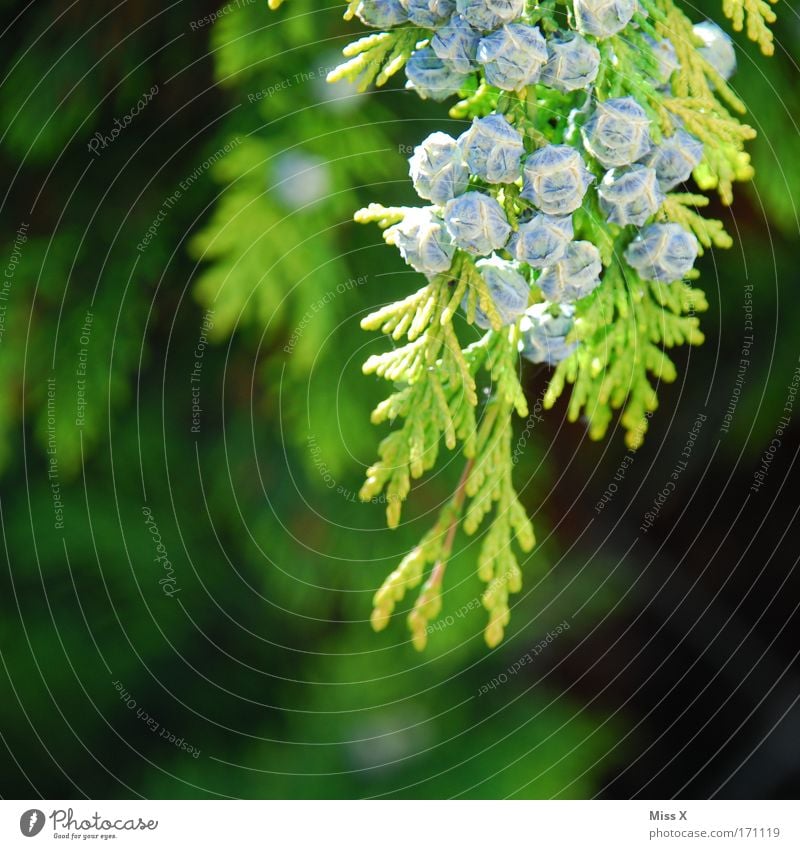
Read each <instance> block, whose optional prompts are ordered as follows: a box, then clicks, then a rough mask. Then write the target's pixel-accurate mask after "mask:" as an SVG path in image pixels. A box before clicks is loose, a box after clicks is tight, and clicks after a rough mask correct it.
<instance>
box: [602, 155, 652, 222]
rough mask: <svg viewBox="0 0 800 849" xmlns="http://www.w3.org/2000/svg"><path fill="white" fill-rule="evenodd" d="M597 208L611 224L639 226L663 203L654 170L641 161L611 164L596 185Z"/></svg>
mask: <svg viewBox="0 0 800 849" xmlns="http://www.w3.org/2000/svg"><path fill="white" fill-rule="evenodd" d="M597 195H598V198H599V200H600V209H602V210H603V212H604V213H605V215H606V218H607V219H608V220H609V221H610V222H611V223H612V224H619V225H620V227H624V226H625V225H627V224H635V225H637V226H638V227H641V226H642V224H644V222H645V221H647V219H648V218H650V217H651V216H652V215H655V214H656V212H658V209H659V207H660V206H661V204H662V203H664V192H662V191H661V189H660V188H659V185H658V179H657V178H656V172H655V170H654V169H652V168H647V167H646V166H644V165H632V166H631V167H630V168H615V169H613V170H611V171H609V172H608V173H607V174H606V175H605V177H603V180H602V182H601V183H600V185H599V186H598V187H597Z"/></svg>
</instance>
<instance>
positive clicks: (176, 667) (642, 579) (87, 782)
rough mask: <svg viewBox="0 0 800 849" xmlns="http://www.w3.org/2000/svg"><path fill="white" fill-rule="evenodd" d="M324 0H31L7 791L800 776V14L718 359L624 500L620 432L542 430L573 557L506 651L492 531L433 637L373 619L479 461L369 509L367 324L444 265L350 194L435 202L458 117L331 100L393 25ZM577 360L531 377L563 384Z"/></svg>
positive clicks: (14, 399)
mask: <svg viewBox="0 0 800 849" xmlns="http://www.w3.org/2000/svg"><path fill="white" fill-rule="evenodd" d="M321 5H322V8H320V4H314V3H312V2H310V0H289V2H287V3H286V5H285V6H284V7H283V8H282V9H281V10H280V12H278V13H274V14H273V13H270V12H269V11H268V10H267V9H266V4H265V3H263V2H260V0H259V2H255V0H253V2H247V0H235V1H234V2H231V3H228V4H227V5H224V6H223V7H222V9H219V7H218V4H215V3H213V2H200V3H195V4H188V3H178V4H173V5H169V6H166V7H165V6H163V5H162V4H157V3H153V2H150V0H143V2H139V3H135V4H134V3H131V2H129V3H124V4H120V5H118V6H114V7H109V8H107V9H106V8H98V7H97V6H94V5H90V4H89V3H88V2H84V0H79V2H76V3H74V4H71V5H69V6H68V7H66V8H65V7H63V6H62V4H55V3H51V2H42V3H37V4H35V6H31V7H28V6H27V5H26V4H23V3H17V2H4V3H3V4H2V6H3V7H4V10H5V12H6V19H7V20H8V21H9V22H10V23H9V24H8V27H7V29H6V30H5V33H4V35H3V40H4V46H5V50H4V51H3V52H2V60H1V61H2V63H3V83H2V86H1V87H0V116H1V117H2V121H1V122H0V126H2V128H3V138H2V165H3V173H4V174H5V175H7V180H6V181H4V182H6V184H7V185H6V191H5V192H4V201H3V230H2V235H3V243H4V244H3V252H2V257H3V266H4V269H5V271H4V280H3V282H2V284H0V310H1V311H2V319H3V320H2V323H1V324H0V375H1V376H2V381H3V386H4V387H5V391H4V392H3V393H2V394H0V432H1V433H2V439H0V463H1V464H2V477H0V493H1V498H0V520H1V523H2V533H3V546H2V552H3V553H2V559H3V561H4V568H3V569H2V572H1V574H2V578H0V581H1V582H2V584H1V585H0V605H2V611H1V613H0V649H1V654H2V670H0V681H1V682H2V683H1V684H0V688H2V689H0V692H2V693H3V698H2V699H0V735H1V738H2V745H0V793H2V795H3V796H6V797H9V796H11V797H17V798H19V797H33V796H39V795H41V796H50V797H80V796H83V795H86V796H90V797H128V796H147V797H206V796H208V797H226V796H231V797H301V798H305V797H333V798H349V797H363V796H379V795H389V796H400V797H450V796H456V795H460V796H467V797H505V796H514V797H522V798H547V797H551V796H558V797H575V798H583V797H587V796H592V795H595V794H599V795H609V796H614V795H622V796H627V795H633V794H635V793H642V794H646V795H649V796H650V797H656V796H668V795H689V796H691V795H695V796H703V795H708V794H710V793H712V792H718V793H719V794H720V795H723V796H725V795H733V796H736V795H750V796H758V795H763V796H769V795H784V794H791V793H792V792H796V788H797V787H798V781H800V778H799V776H800V755H798V752H797V748H796V747H797V743H796V740H797V739H798V735H797V728H798V722H799V720H798V718H797V716H796V710H795V708H796V706H797V701H796V699H794V700H793V698H792V697H793V694H796V692H797V689H796V687H797V675H798V670H797V650H798V645H797V637H796V635H797V633H798V629H797V625H798V617H797V605H796V603H795V599H797V598H798V591H800V579H798V575H797V572H796V568H795V567H796V553H795V550H794V548H795V547H794V546H792V544H791V539H792V535H791V533H788V534H787V533H786V531H787V529H792V528H793V526H794V522H795V520H796V516H797V505H798V497H797V487H796V486H795V485H793V480H792V473H793V465H794V461H795V458H796V456H797V448H798V429H797V427H796V426H795V424H794V422H792V424H791V425H790V427H789V429H788V430H787V432H786V433H785V435H784V438H783V441H782V445H781V448H780V453H779V454H778V457H777V459H776V460H775V462H774V463H773V465H772V467H771V470H770V474H769V478H768V480H767V483H766V484H765V486H764V489H763V490H762V492H761V493H760V494H759V495H758V496H753V495H748V488H749V486H750V484H751V482H752V476H753V472H754V471H755V470H757V469H758V468H759V466H760V462H761V458H762V454H763V452H764V450H765V448H766V447H767V446H768V445H769V443H770V441H771V440H772V438H773V436H774V433H775V427H776V424H777V422H778V419H779V418H780V416H781V411H782V408H783V405H784V402H785V398H786V386H787V384H788V383H789V381H790V380H791V377H792V373H793V370H794V368H795V367H796V365H797V358H798V354H800V344H799V343H798V336H797V332H796V326H797V321H798V320H799V319H800V299H798V298H797V297H795V296H794V290H795V288H796V287H797V286H798V285H799V284H800V279H798V278H800V274H799V273H798V268H797V255H798V248H800V242H798V238H797V236H798V220H797V210H796V206H795V201H796V198H797V197H798V193H799V192H800V155H798V152H800V141H799V137H798V131H797V125H796V119H797V114H798V82H800V74H798V69H797V64H796V62H797V58H798V56H800V26H799V25H798V17H797V15H796V14H795V10H794V8H793V7H792V6H789V5H787V4H785V3H781V4H779V5H778V7H777V11H778V14H779V16H780V20H781V25H780V26H779V28H778V30H777V33H778V42H779V46H778V49H777V52H776V56H775V57H773V58H772V59H764V58H763V57H761V56H759V55H758V54H757V52H756V51H755V50H754V49H753V48H752V47H751V46H750V45H749V44H747V43H746V41H745V40H744V39H743V38H742V37H738V36H737V38H736V40H737V49H738V51H739V72H738V74H737V76H736V77H735V79H734V83H735V88H736V90H737V91H738V92H739V93H740V94H741V95H742V97H743V99H744V100H745V102H746V103H748V105H749V106H750V109H751V112H750V115H749V118H748V120H749V121H751V122H752V123H753V125H754V126H755V127H756V128H757V129H758V130H759V137H758V139H757V140H756V141H755V143H753V145H752V147H751V151H752V155H753V159H754V163H755V166H756V170H757V174H758V177H757V179H756V181H755V183H754V184H753V185H751V186H748V187H741V188H740V191H739V193H738V198H737V201H736V203H735V205H734V207H733V208H732V209H731V210H724V209H720V210H718V212H719V214H720V216H722V217H723V218H724V219H725V220H726V222H727V224H728V226H729V229H730V230H731V232H732V234H733V235H734V237H735V239H736V246H735V247H734V248H733V249H732V250H731V251H729V252H727V253H726V254H725V255H722V254H719V253H714V254H713V255H712V254H711V253H708V254H706V256H705V257H704V258H703V260H702V264H701V268H702V271H703V278H702V283H703V285H704V287H705V289H706V291H707V292H708V294H709V299H710V302H711V310H710V311H709V313H708V315H707V316H706V317H705V319H704V330H705V332H706V334H707V343H706V345H705V346H704V347H703V348H702V349H700V350H695V351H692V352H691V353H689V352H681V353H679V355H678V361H679V362H680V364H681V366H682V373H681V376H680V377H679V380H678V382H677V384H675V385H673V386H665V387H662V389H661V405H662V407H661V410H660V411H659V413H658V415H657V416H656V417H655V418H654V420H653V422H652V429H651V434H650V439H649V442H648V443H647V444H646V446H645V447H644V448H643V449H642V450H641V451H640V452H639V453H638V454H637V455H636V458H635V461H634V462H633V464H632V465H631V466H630V468H629V470H628V471H627V472H626V473H625V474H624V476H623V478H622V479H620V480H619V483H618V486H619V490H618V492H617V494H616V495H615V497H614V499H613V500H612V502H611V503H610V504H609V505H608V506H607V508H606V509H604V510H603V511H602V513H598V512H597V511H596V510H595V504H596V502H597V501H598V500H599V499H600V498H601V496H602V495H603V493H604V491H605V490H606V488H607V486H608V483H609V482H610V481H611V480H613V479H614V475H615V474H616V473H617V472H618V469H619V466H620V463H621V462H622V461H623V459H624V458H625V456H626V449H625V447H624V444H623V442H622V437H621V434H620V433H619V432H617V431H615V432H614V433H613V434H611V436H610V438H609V439H608V440H606V442H605V443H603V444H601V445H594V444H590V443H588V441H587V439H586V435H585V432H584V430H583V428H582V427H581V425H580V424H575V425H571V424H568V423H567V422H566V420H565V416H564V410H563V408H558V409H556V410H554V411H552V413H550V414H549V416H548V417H546V419H545V421H544V422H541V423H539V422H536V424H535V427H533V428H531V429H529V432H527V433H526V434H525V435H522V431H523V428H524V423H521V424H520V432H521V440H522V441H521V443H520V445H521V450H520V451H519V452H518V453H519V462H518V465H517V471H516V474H517V483H518V486H519V488H520V489H521V490H522V493H523V495H522V497H523V502H524V503H525V504H526V506H527V507H528V509H529V511H530V513H531V515H532V516H533V519H534V522H535V525H536V529H537V535H538V537H539V540H540V545H539V546H538V547H537V549H536V551H535V552H534V555H533V556H532V557H531V558H530V559H529V561H528V562H527V563H526V564H525V576H526V583H525V587H524V590H523V593H522V594H521V595H520V597H519V598H518V599H517V600H516V604H515V606H514V609H513V619H512V624H511V627H510V630H509V632H508V637H507V639H506V641H505V642H504V643H503V644H502V645H501V646H500V647H499V648H498V649H496V650H494V651H491V652H490V651H488V650H487V649H486V648H485V645H484V643H483V638H482V629H483V625H484V614H483V611H482V610H481V609H480V608H479V607H478V606H477V605H476V603H475V599H476V598H477V597H478V596H479V594H480V591H481V586H480V582H479V581H478V579H477V576H476V575H475V574H474V562H475V549H476V546H475V543H474V542H473V543H470V541H469V540H466V539H463V538H459V539H460V542H459V544H458V545H457V549H458V554H457V556H456V557H455V558H454V559H453V562H452V563H451V565H450V567H449V570H448V581H449V582H450V583H449V585H448V587H447V592H446V595H445V605H446V608H445V610H444V612H443V620H442V622H441V627H439V628H438V629H437V630H436V632H435V633H433V634H432V635H431V638H430V642H429V648H428V650H427V652H426V653H424V654H421V655H420V654H417V653H416V652H414V651H413V649H412V648H411V646H410V643H409V641H408V635H407V632H406V629H405V626H404V623H403V621H402V619H403V616H402V611H401V615H400V616H398V617H397V621H396V622H393V624H392V626H391V627H390V628H389V629H388V630H387V631H385V632H383V633H382V634H380V635H375V634H373V633H372V631H371V629H370V627H369V622H368V618H369V613H370V608H371V596H372V594H373V593H374V591H375V589H376V588H377V586H379V584H380V583H381V581H382V580H383V578H384V576H385V574H386V573H388V572H389V571H390V570H391V569H393V568H394V567H395V565H396V564H397V562H398V561H399V559H400V557H402V555H403V554H404V553H405V552H406V551H407V550H408V549H409V548H410V547H412V546H413V545H414V544H415V543H416V542H417V540H418V539H419V537H420V536H421V535H422V533H423V532H424V531H425V530H426V529H427V528H428V526H429V525H430V523H431V522H432V520H433V515H434V511H435V509H436V507H437V505H438V504H439V503H440V502H441V501H442V499H443V498H445V497H446V496H447V494H448V493H449V492H450V491H451V490H452V488H453V486H454V485H455V482H456V480H457V478H458V466H459V463H458V458H452V457H447V458H444V460H443V462H442V464H441V466H440V469H439V470H438V471H437V472H436V473H435V474H433V475H431V476H430V478H429V479H428V480H426V481H424V482H421V483H420V484H419V486H418V487H417V489H416V490H415V492H414V497H413V500H412V502H411V503H410V505H409V507H408V510H407V512H406V521H405V522H404V524H403V525H402V526H401V528H399V529H398V530H397V531H393V532H389V531H387V530H385V525H384V516H383V506H382V505H381V504H379V503H376V504H368V505H362V504H360V503H359V502H358V498H357V492H358V488H359V486H360V483H361V480H362V477H363V472H364V469H365V467H366V466H367V465H369V463H370V462H371V461H372V459H373V456H374V454H375V450H376V445H377V441H378V439H379V438H380V436H381V435H383V431H379V430H377V429H375V428H373V427H372V426H371V425H370V424H369V412H370V410H371V409H372V407H373V406H374V405H375V403H376V402H377V401H378V400H379V399H380V398H381V397H382V392H383V390H384V387H383V386H381V385H380V382H379V381H377V380H376V379H373V378H366V377H364V376H363V375H362V374H361V371H360V363H361V362H362V361H363V360H364V359H365V358H366V357H367V356H368V355H369V353H371V352H375V351H379V350H383V349H384V346H385V345H386V341H385V340H381V339H380V338H376V337H374V336H372V335H369V334H365V333H363V332H362V331H361V330H360V329H359V319H360V317H361V316H362V315H364V314H365V313H366V312H367V311H369V310H371V309H372V308H374V307H375V305H376V304H382V303H385V302H386V301H389V300H394V299H397V298H399V297H402V296H403V295H404V294H405V293H407V292H409V291H410V290H411V289H412V287H416V285H417V279H416V277H415V275H413V274H412V273H410V272H409V271H408V270H407V269H406V268H405V267H404V266H403V264H402V262H401V260H400V259H399V257H397V256H396V255H395V252H394V251H393V250H391V249H389V248H386V247H385V246H384V245H383V244H382V242H381V240H380V235H379V233H378V231H377V230H376V229H372V228H361V227H359V226H358V225H356V224H354V223H352V213H353V211H354V210H355V209H357V208H359V207H360V206H363V205H365V204H367V203H369V202H372V201H378V202H385V203H387V204H403V203H413V201H414V197H413V192H412V190H411V186H410V183H409V181H408V179H407V164H406V160H407V158H408V155H409V154H410V152H411V149H412V148H413V145H414V144H416V143H417V142H418V141H419V140H421V139H422V138H423V137H424V136H425V135H427V134H428V133H429V132H431V131H432V130H434V129H449V130H450V131H451V132H452V133H453V134H456V133H458V132H459V131H460V130H459V127H458V125H457V122H453V121H451V120H450V119H448V118H447V117H445V111H446V110H445V109H444V108H443V107H441V106H440V105H436V104H430V103H423V102H421V101H420V100H419V99H418V98H417V97H416V95H414V94H411V93H407V92H405V91H403V90H402V83H401V82H397V80H399V78H396V81H395V87H394V88H392V87H391V86H390V87H389V88H388V89H387V90H381V91H379V92H370V93H368V94H363V95H358V94H356V93H355V92H354V91H352V90H351V89H349V88H347V86H336V87H329V86H326V84H325V82H324V76H325V73H326V71H327V70H328V69H330V68H331V67H332V66H333V65H335V64H336V63H337V61H338V54H339V51H340V50H341V48H342V47H343V46H344V45H345V44H346V43H347V41H348V40H351V39H352V37H354V34H355V33H356V32H357V27H354V26H353V25H351V24H347V23H345V22H343V21H342V19H341V12H342V8H341V6H340V5H339V4H335V3H324V4H321ZM690 14H691V15H692V17H693V18H695V19H696V20H700V19H701V18H702V17H704V16H705V15H706V14H708V15H712V16H713V17H715V18H716V19H717V20H720V18H721V12H720V9H719V8H718V7H717V6H716V4H713V5H712V4H708V5H706V4H703V6H702V7H701V8H693V9H691V10H690ZM212 18H216V20H214V21H212V20H211V19H212ZM146 93H147V96H145V95H146ZM747 285H752V286H753V293H752V297H753V303H754V311H755V315H756V321H755V325H756V327H755V331H754V335H755V340H756V341H755V346H754V354H753V357H752V362H751V365H750V367H749V369H748V370H747V373H746V376H745V379H744V382H743V383H742V384H741V386H740V387H739V388H740V390H741V397H740V400H739V402H738V405H737V407H736V412H735V415H734V417H733V423H732V425H731V428H730V431H729V432H728V433H722V432H721V431H720V424H721V423H722V416H723V415H724V413H725V411H726V409H727V408H728V403H729V400H730V398H731V393H732V391H733V389H734V387H735V386H736V381H737V373H738V369H739V365H738V362H739V356H738V350H739V348H740V346H741V341H742V337H743V333H744V330H743V326H744V313H743V304H744V298H745V286H747ZM465 335H466V330H465ZM545 378H546V372H543V371H542V370H541V368H531V369H530V370H529V371H528V372H526V373H525V381H526V387H527V389H528V391H529V397H530V398H531V399H532V402H534V403H535V399H536V398H537V397H539V396H540V394H541V392H542V391H543V389H544V386H545ZM700 410H704V411H706V412H707V414H708V416H709V422H708V424H707V425H705V426H704V428H703V431H702V433H701V435H700V438H699V440H698V444H697V447H696V449H695V451H694V454H693V456H692V460H691V464H690V465H689V467H688V469H687V470H686V472H685V473H684V475H683V476H682V478H681V482H680V487H679V489H678V492H677V494H676V495H675V496H674V497H673V498H672V499H671V500H670V502H669V503H668V504H667V505H666V506H665V508H664V510H663V512H662V514H661V515H660V516H659V519H658V522H657V525H656V527H655V528H654V529H653V530H652V531H651V532H650V533H649V534H648V535H647V536H646V538H642V537H640V536H639V534H638V526H639V524H640V522H641V516H642V514H643V512H644V511H645V510H646V509H648V507H649V505H651V504H652V500H653V498H654V496H655V495H656V494H657V492H658V490H659V489H660V488H661V486H662V485H663V481H664V480H665V479H666V477H667V476H668V475H669V472H670V470H671V469H672V467H673V466H674V462H675V459H676V457H677V456H679V455H680V452H681V451H682V449H683V447H684V445H685V442H686V431H687V430H688V429H690V428H691V426H692V423H693V422H694V420H695V418H696V416H697V414H698V411H700ZM159 544H160V546H161V547H160V548H159V547H158V546H159ZM448 614H450V615H451V618H450V619H447V618H446V617H447V615H448ZM565 621H566V622H567V623H568V624H569V625H570V627H569V629H568V630H562V631H561V632H560V633H558V634H557V636H555V637H554V638H551V640H550V641H549V645H548V646H547V648H546V650H543V651H541V653H536V652H535V646H536V645H537V644H538V643H539V642H540V641H542V640H547V637H548V634H551V635H552V634H553V633H554V632H555V631H556V630H557V629H558V625H559V623H562V622H565ZM531 652H534V653H535V657H534V659H533V661H532V662H530V663H526V664H525V665H524V666H522V667H519V666H515V665H516V664H518V661H519V660H520V658H522V657H525V656H527V655H528V654H529V653H531ZM503 679H505V680H503ZM487 685H491V686H490V687H489V686H487ZM487 690H488V691H487ZM792 723H794V724H792ZM764 729H768V734H767V736H766V737H765V734H764ZM786 741H794V742H793V743H787V742H786ZM787 752H788V753H789V754H787Z"/></svg>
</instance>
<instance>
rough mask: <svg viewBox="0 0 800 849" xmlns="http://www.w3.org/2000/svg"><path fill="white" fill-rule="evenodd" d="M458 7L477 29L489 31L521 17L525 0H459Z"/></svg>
mask: <svg viewBox="0 0 800 849" xmlns="http://www.w3.org/2000/svg"><path fill="white" fill-rule="evenodd" d="M456 8H457V9H458V11H459V13H460V14H461V15H463V17H464V18H465V19H466V20H467V21H468V22H469V23H470V24H471V25H472V26H474V27H475V29H479V30H483V31H484V32H488V31H489V30H493V29H496V28H497V27H499V26H502V25H503V24H510V23H511V21H516V20H517V19H518V18H520V17H521V16H522V13H523V12H524V11H525V0H457V3H456Z"/></svg>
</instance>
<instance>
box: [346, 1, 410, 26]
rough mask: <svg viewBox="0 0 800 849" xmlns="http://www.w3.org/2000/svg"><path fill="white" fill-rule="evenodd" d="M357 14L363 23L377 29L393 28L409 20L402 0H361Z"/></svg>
mask: <svg viewBox="0 0 800 849" xmlns="http://www.w3.org/2000/svg"><path fill="white" fill-rule="evenodd" d="M356 16H357V17H358V19H359V20H360V21H361V23H362V24H366V26H368V27H375V28H376V29H391V28H392V27H396V26H399V25H400V24H404V23H405V22H406V21H407V20H408V12H407V11H406V7H405V3H404V2H402V0H361V2H360V3H359V4H358V6H357V8H356Z"/></svg>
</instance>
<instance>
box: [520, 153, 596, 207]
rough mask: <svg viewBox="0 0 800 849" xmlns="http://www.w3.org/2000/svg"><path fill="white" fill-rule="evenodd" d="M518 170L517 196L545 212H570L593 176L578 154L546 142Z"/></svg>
mask: <svg viewBox="0 0 800 849" xmlns="http://www.w3.org/2000/svg"><path fill="white" fill-rule="evenodd" d="M522 173H523V185H522V192H521V193H520V196H521V197H523V198H525V199H526V200H529V201H532V202H533V203H534V204H535V205H536V206H537V207H538V208H539V209H541V211H542V212H544V213H546V214H547V215H567V214H569V213H570V212H574V211H575V210H576V209H577V208H578V207H579V206H580V205H581V203H582V202H583V196H584V195H585V194H586V190H587V189H588V188H589V184H590V183H591V182H592V179H593V177H592V175H591V174H590V173H589V171H588V170H587V168H586V166H585V165H584V163H583V159H581V155H580V153H578V151H577V150H575V148H574V147H569V145H565V144H550V145H547V147H543V148H541V149H540V150H537V151H536V153H532V154H531V155H530V156H529V157H528V158H527V159H526V160H525V163H524V165H523V169H522Z"/></svg>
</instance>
